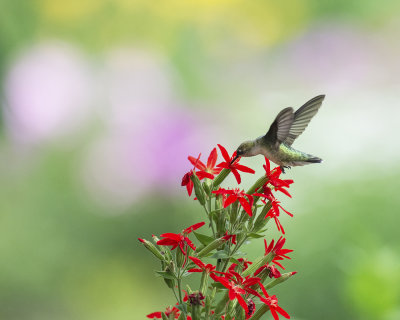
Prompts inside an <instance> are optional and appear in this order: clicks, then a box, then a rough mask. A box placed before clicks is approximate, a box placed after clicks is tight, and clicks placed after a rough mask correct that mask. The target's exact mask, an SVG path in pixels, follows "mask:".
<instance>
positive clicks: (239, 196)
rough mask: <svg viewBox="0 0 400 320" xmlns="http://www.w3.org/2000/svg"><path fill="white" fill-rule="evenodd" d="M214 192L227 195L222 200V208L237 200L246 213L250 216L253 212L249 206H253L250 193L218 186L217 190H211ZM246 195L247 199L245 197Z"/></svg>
mask: <svg viewBox="0 0 400 320" xmlns="http://www.w3.org/2000/svg"><path fill="white" fill-rule="evenodd" d="M213 193H215V194H226V195H229V196H228V197H227V198H226V199H225V200H224V208H226V207H227V206H229V205H230V204H232V203H234V202H235V201H236V200H238V201H239V203H240V204H241V206H242V207H243V209H244V210H245V211H246V212H247V214H248V215H249V216H250V217H251V216H252V215H253V213H252V212H251V207H252V206H253V196H252V195H250V194H246V193H244V191H240V190H239V189H238V188H236V189H232V190H227V189H223V188H219V189H218V190H217V191H213ZM246 197H247V199H246Z"/></svg>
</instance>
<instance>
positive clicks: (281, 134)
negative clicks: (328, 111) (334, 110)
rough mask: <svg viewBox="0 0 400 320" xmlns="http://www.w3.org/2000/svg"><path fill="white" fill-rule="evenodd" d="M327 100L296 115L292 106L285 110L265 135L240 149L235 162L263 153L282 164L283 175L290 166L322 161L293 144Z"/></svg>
mask: <svg viewBox="0 0 400 320" xmlns="http://www.w3.org/2000/svg"><path fill="white" fill-rule="evenodd" d="M324 98H325V95H319V96H316V97H315V98H313V99H311V100H310V101H307V102H306V103H305V104H304V105H303V106H301V107H300V108H299V109H298V110H297V111H296V112H294V110H293V108H291V107H288V108H285V109H283V110H282V111H281V112H279V114H278V115H277V116H276V118H275V121H274V122H273V123H272V124H271V126H270V128H269V130H268V132H267V134H266V135H264V136H261V137H258V138H257V139H255V140H249V141H245V142H243V143H242V144H241V145H240V146H239V147H238V148H237V150H236V157H235V158H234V159H233V160H232V162H233V161H235V160H236V159H237V158H238V157H252V156H255V155H257V154H262V155H264V156H265V157H267V158H268V159H269V160H271V161H272V162H274V163H276V164H277V165H279V166H280V167H281V169H282V172H285V171H284V170H285V168H287V169H290V167H291V166H303V165H306V164H310V163H320V162H322V159H321V158H318V157H315V156H313V155H310V154H307V153H304V152H302V151H299V150H296V149H293V148H292V144H293V141H294V140H295V139H296V138H297V137H298V136H299V135H300V134H301V133H302V132H303V131H304V130H305V128H306V127H307V126H308V124H309V122H310V121H311V119H312V117H314V116H315V114H316V113H317V112H318V109H319V108H320V107H321V104H322V101H323V100H324Z"/></svg>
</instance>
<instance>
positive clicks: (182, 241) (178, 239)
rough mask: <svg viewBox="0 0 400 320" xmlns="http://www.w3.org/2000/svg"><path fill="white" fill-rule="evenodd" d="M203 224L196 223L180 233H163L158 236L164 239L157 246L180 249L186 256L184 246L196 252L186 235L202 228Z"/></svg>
mask: <svg viewBox="0 0 400 320" xmlns="http://www.w3.org/2000/svg"><path fill="white" fill-rule="evenodd" d="M204 224H205V223H204V222H199V223H196V224H194V225H192V226H190V227H189V228H186V229H185V230H183V231H182V232H181V233H163V234H162V235H160V237H163V238H164V239H161V240H159V241H157V244H158V245H161V246H172V249H171V250H174V249H175V248H176V247H178V246H179V249H181V251H182V253H183V254H184V255H186V246H189V247H190V248H192V249H193V250H196V247H195V245H194V244H193V242H192V241H190V239H189V238H188V237H187V235H188V234H189V233H191V232H192V231H193V230H196V229H198V228H200V227H202V226H204Z"/></svg>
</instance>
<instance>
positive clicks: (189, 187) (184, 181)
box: [181, 153, 214, 197]
mask: <svg viewBox="0 0 400 320" xmlns="http://www.w3.org/2000/svg"><path fill="white" fill-rule="evenodd" d="M200 156H201V153H200V154H199V156H198V157H197V159H195V158H193V157H190V156H189V158H188V159H189V161H190V162H191V163H192V164H193V165H194V168H193V169H192V170H190V171H189V172H186V173H185V175H184V176H183V178H182V182H181V186H182V187H183V186H186V190H187V192H188V195H189V197H190V196H191V195H192V191H193V187H194V185H193V181H192V179H190V177H191V176H192V175H193V173H194V169H195V168H196V165H197V163H198V162H199V161H200ZM190 158H193V159H192V160H191V159H190ZM211 176H212V175H211ZM213 177H214V176H212V178H213ZM204 178H206V176H204V175H203V178H202V179H204ZM199 179H200V178H199Z"/></svg>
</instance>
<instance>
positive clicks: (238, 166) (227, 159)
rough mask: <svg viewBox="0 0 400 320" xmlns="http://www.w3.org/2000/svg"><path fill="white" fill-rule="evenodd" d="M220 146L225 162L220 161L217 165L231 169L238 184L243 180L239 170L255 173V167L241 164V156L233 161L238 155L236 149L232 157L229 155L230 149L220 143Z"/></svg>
mask: <svg viewBox="0 0 400 320" xmlns="http://www.w3.org/2000/svg"><path fill="white" fill-rule="evenodd" d="M218 147H219V149H220V150H221V154H222V157H223V158H224V160H225V162H221V163H219V164H218V165H217V167H219V168H223V169H229V170H231V171H232V173H233V175H234V176H235V178H236V181H237V183H238V184H240V182H241V178H240V174H239V172H238V171H243V172H248V173H253V174H254V173H255V171H254V170H253V169H251V168H249V167H246V166H243V165H241V164H239V161H240V157H238V158H237V159H236V160H235V161H233V162H232V160H233V159H235V157H236V151H235V152H234V153H233V155H232V157H229V154H228V151H226V149H225V148H224V147H223V146H221V145H220V144H219V145H218ZM231 162H232V163H231Z"/></svg>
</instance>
